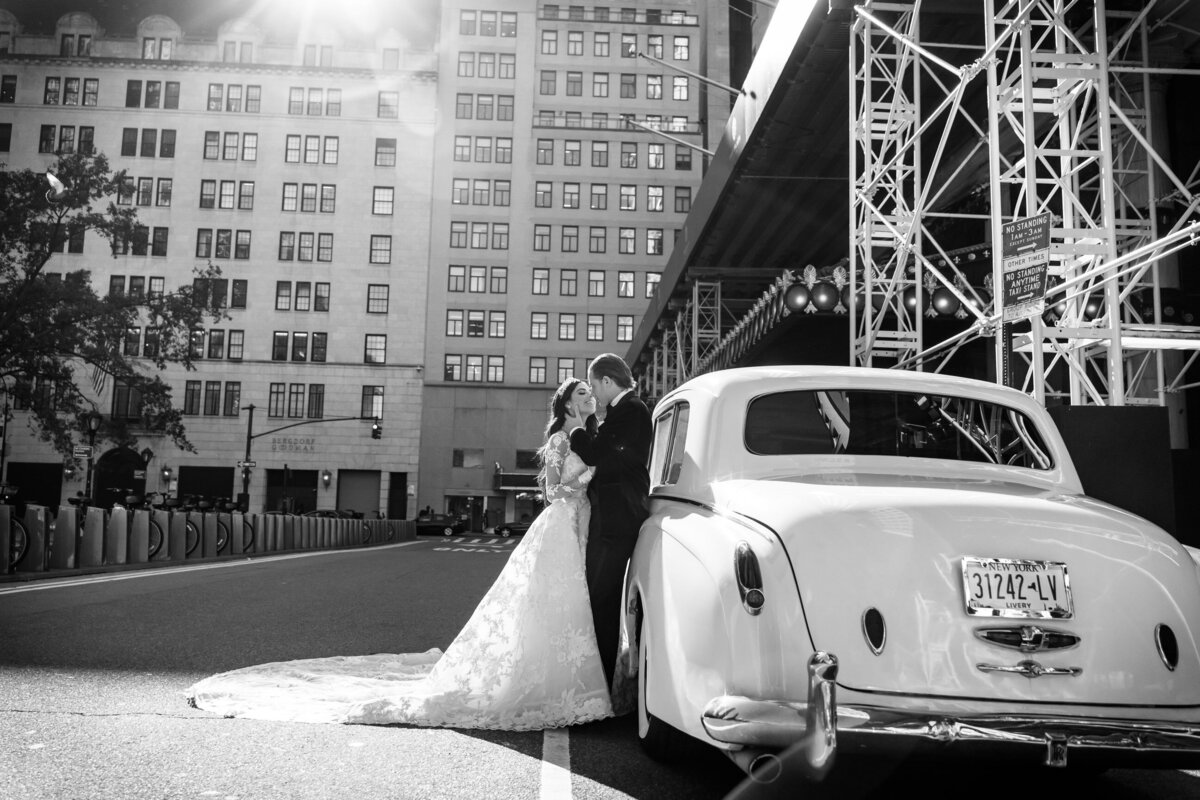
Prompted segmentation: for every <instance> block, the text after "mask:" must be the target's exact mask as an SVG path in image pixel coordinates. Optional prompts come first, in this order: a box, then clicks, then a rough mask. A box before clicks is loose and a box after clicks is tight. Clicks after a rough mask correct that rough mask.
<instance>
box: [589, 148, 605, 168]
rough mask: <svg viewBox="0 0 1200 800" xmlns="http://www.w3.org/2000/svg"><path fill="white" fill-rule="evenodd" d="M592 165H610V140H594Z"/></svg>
mask: <svg viewBox="0 0 1200 800" xmlns="http://www.w3.org/2000/svg"><path fill="white" fill-rule="evenodd" d="M592 166H593V167H607V166H608V142H592Z"/></svg>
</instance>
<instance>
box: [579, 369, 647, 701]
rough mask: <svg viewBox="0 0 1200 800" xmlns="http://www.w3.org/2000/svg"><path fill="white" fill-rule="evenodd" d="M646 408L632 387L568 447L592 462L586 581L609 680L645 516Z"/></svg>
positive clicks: (593, 619)
mask: <svg viewBox="0 0 1200 800" xmlns="http://www.w3.org/2000/svg"><path fill="white" fill-rule="evenodd" d="M650 440H651V431H650V410H649V409H647V408H646V404H645V403H643V402H642V401H641V400H640V399H638V398H637V397H636V396H635V395H634V394H633V393H632V392H630V393H629V394H626V395H625V396H624V397H622V398H621V399H620V400H618V401H617V402H616V404H615V405H609V406H608V410H607V412H606V413H605V417H604V422H603V423H602V424H601V425H600V428H599V430H598V431H597V432H596V433H595V434H593V435H589V434H588V432H587V430H586V429H584V428H576V429H575V430H574V431H573V432H572V433H571V449H572V450H574V451H575V452H576V454H578V455H579V457H580V458H581V459H583V461H584V463H585V464H588V465H589V466H592V467H595V473H594V474H593V475H592V481H591V483H589V484H588V500H590V501H591V504H592V518H591V523H590V524H589V525H588V543H587V582H588V593H589V595H590V596H591V602H592V621H593V622H594V623H595V626H596V642H597V644H598V645H599V647H600V660H601V661H602V662H603V664H604V673H605V675H607V676H608V681H609V685H611V684H612V678H613V670H614V667H615V665H616V660H617V645H618V642H619V639H620V626H621V584H622V582H623V581H624V578H625V565H626V564H627V563H628V562H629V557H630V556H631V555H633V546H634V545H635V544H636V543H637V536H638V529H639V528H641V526H642V522H643V521H645V519H646V517H648V516H649V515H650V510H649V493H650V473H649V472H648V471H647V468H646V463H647V461H648V460H649V455H650Z"/></svg>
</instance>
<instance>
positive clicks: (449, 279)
mask: <svg viewBox="0 0 1200 800" xmlns="http://www.w3.org/2000/svg"><path fill="white" fill-rule="evenodd" d="M466 290H467V268H466V267H465V266H462V265H461V264H451V265H450V269H449V271H448V272H447V275H446V291H448V292H465V291H466Z"/></svg>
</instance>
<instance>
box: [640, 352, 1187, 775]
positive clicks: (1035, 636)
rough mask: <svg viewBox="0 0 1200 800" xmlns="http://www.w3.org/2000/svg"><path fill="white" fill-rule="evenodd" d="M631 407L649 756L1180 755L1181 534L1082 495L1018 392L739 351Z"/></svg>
mask: <svg viewBox="0 0 1200 800" xmlns="http://www.w3.org/2000/svg"><path fill="white" fill-rule="evenodd" d="M653 416H654V446H653V451H652V454H651V461H650V482H651V515H650V518H649V519H648V520H647V521H646V523H645V524H644V525H643V526H642V529H641V533H640V537H639V539H638V543H637V548H636V550H635V552H634V555H633V559H632V561H631V563H630V567H629V571H628V573H627V577H626V586H625V600H624V606H623V608H624V611H625V613H624V618H623V641H626V642H627V644H628V645H629V650H628V655H627V656H626V658H625V660H624V663H626V664H627V665H628V667H627V670H628V671H630V672H633V671H636V679H637V689H638V704H637V714H638V735H639V738H640V739H641V741H642V743H643V746H644V747H645V749H646V750H647V751H648V752H649V753H650V754H651V755H652V756H655V757H666V756H669V755H671V754H672V753H673V752H677V751H679V750H680V749H681V748H679V745H680V744H681V742H686V741H687V737H693V738H694V739H697V740H700V741H703V742H707V743H709V744H712V745H715V746H716V747H718V748H720V749H722V750H724V751H726V753H727V754H728V755H729V756H730V757H731V758H733V760H734V761H735V762H737V763H738V764H739V765H740V766H742V767H743V768H744V769H746V770H747V771H749V772H751V773H752V774H753V770H754V769H755V764H756V763H760V761H761V759H763V758H764V757H769V758H775V759H776V760H778V759H779V758H780V757H779V756H775V755H773V754H778V753H781V752H786V753H787V754H792V755H795V754H797V753H799V754H800V755H801V756H802V757H803V763H804V765H805V766H804V770H805V772H806V774H807V775H808V776H809V777H810V778H812V779H820V778H821V777H823V776H824V774H825V772H826V771H827V770H828V769H829V767H830V765H831V764H832V762H833V757H834V754H835V753H836V752H837V751H839V750H840V751H841V752H843V753H855V754H858V753H866V754H870V753H874V752H885V751H886V752H897V751H898V752H901V753H918V754H920V753H925V752H929V751H933V752H936V753H944V754H947V755H951V754H963V755H1000V756H1003V757H1012V758H1015V759H1027V760H1028V762H1029V763H1030V764H1043V763H1044V764H1048V765H1052V766H1065V765H1067V764H1068V763H1070V764H1071V765H1072V766H1076V765H1084V764H1088V763H1091V764H1093V765H1096V764H1098V765H1100V766H1101V767H1106V766H1112V765H1117V764H1123V763H1132V764H1136V765H1142V766H1187V765H1195V764H1198V763H1200V645H1198V642H1197V633H1198V631H1200V567H1198V562H1197V553H1196V551H1192V550H1191V549H1190V548H1185V547H1184V546H1183V545H1181V544H1180V543H1179V542H1178V541H1176V540H1175V539H1173V538H1172V537H1171V536H1169V535H1168V534H1167V533H1166V532H1164V531H1163V530H1161V529H1160V528H1157V527H1156V526H1154V525H1152V524H1151V523H1149V522H1147V521H1145V520H1144V519H1142V518H1140V517H1137V516H1135V515H1133V514H1130V513H1128V512H1126V511H1123V510H1121V509H1118V508H1116V507H1113V506H1111V505H1107V504H1105V503H1102V502H1100V501H1097V500H1094V499H1092V498H1089V497H1086V496H1085V495H1084V493H1083V489H1082V486H1081V485H1080V480H1079V477H1078V475H1077V474H1076V471H1075V468H1074V466H1073V465H1072V463H1071V459H1070V457H1069V456H1068V454H1067V450H1066V446H1065V445H1064V443H1063V440H1062V438H1061V437H1060V435H1059V433H1058V431H1057V430H1056V428H1055V425H1054V423H1053V421H1052V420H1051V419H1050V417H1049V415H1048V414H1047V413H1046V411H1045V410H1044V409H1043V408H1042V407H1041V406H1040V405H1038V404H1037V403H1036V402H1034V401H1033V400H1032V399H1031V398H1029V397H1027V396H1025V395H1023V394H1021V393H1020V392H1018V391H1015V390H1011V389H1005V388H1003V387H999V386H996V385H993V384H990V383H984V382H980V381H974V380H968V379H961V378H955V377H949V376H944V375H934V374H929V373H915V372H902V371H890V370H878V369H859V368H850V367H846V368H837V367H814V366H793V367H756V368H747V369H733V370H727V371H721V372H715V373H710V374H707V375H703V376H700V377H697V378H695V379H693V380H691V381H689V382H687V383H686V384H684V385H683V386H680V387H679V388H678V389H676V390H674V391H672V392H670V393H669V394H667V395H666V396H665V397H663V398H662V400H661V401H660V402H659V403H658V404H657V405H656V407H655V409H654V412H653ZM1113 467H1114V469H1120V465H1119V464H1114V465H1113ZM756 760H757V761H756Z"/></svg>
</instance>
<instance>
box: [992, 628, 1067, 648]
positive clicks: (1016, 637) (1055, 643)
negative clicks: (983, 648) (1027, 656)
mask: <svg viewBox="0 0 1200 800" xmlns="http://www.w3.org/2000/svg"><path fill="white" fill-rule="evenodd" d="M975 636H976V637H978V638H980V639H982V640H983V641H985V642H988V643H989V644H994V645H998V646H1000V647H1008V648H1011V649H1013V650H1020V651H1021V652H1022V653H1037V652H1040V651H1043V650H1066V649H1067V648H1071V647H1074V646H1075V645H1077V644H1079V637H1078V636H1076V635H1075V634H1073V633H1067V632H1066V631H1057V630H1053V629H1051V628H1043V627H1042V626H1040V625H1019V626H1013V627H994V628H976V629H975Z"/></svg>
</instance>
